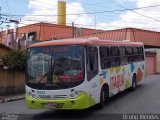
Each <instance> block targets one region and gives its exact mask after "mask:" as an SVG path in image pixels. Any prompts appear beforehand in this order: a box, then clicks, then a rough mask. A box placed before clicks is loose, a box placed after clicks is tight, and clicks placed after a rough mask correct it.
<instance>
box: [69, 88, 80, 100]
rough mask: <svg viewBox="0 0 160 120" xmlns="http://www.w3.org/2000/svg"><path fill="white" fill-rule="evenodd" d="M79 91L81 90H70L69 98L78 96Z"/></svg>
mask: <svg viewBox="0 0 160 120" xmlns="http://www.w3.org/2000/svg"><path fill="white" fill-rule="evenodd" d="M81 92H82V91H80V90H75V91H72V92H71V93H70V94H69V98H71V99H74V98H76V97H78V96H79V95H80V94H81Z"/></svg>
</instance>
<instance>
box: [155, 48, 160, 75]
mask: <svg viewBox="0 0 160 120" xmlns="http://www.w3.org/2000/svg"><path fill="white" fill-rule="evenodd" d="M156 51H157V73H159V74H160V48H159V49H157V50H156Z"/></svg>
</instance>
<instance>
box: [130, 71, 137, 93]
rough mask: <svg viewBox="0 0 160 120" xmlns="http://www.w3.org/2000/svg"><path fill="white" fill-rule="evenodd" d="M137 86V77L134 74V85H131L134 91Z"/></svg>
mask: <svg viewBox="0 0 160 120" xmlns="http://www.w3.org/2000/svg"><path fill="white" fill-rule="evenodd" d="M136 87H137V77H136V75H135V74H134V75H133V78H132V87H131V89H132V91H134V90H135V89H136Z"/></svg>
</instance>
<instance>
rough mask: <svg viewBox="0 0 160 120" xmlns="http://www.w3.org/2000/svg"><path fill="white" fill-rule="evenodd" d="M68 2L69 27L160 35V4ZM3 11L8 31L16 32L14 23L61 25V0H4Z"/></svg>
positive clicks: (140, 0) (0, 0)
mask: <svg viewBox="0 0 160 120" xmlns="http://www.w3.org/2000/svg"><path fill="white" fill-rule="evenodd" d="M65 1H66V7H67V9H66V12H67V25H71V24H72V22H74V24H75V26H77V27H85V28H94V29H103V30H112V29H121V28H126V27H134V28H140V29H147V30H152V31H160V0H65ZM0 7H1V11H0V13H1V15H0V24H1V25H0V27H3V28H4V29H5V25H7V24H9V25H10V27H11V28H13V23H11V24H10V23H6V22H7V21H8V20H11V19H14V20H19V21H20V23H19V26H24V25H28V24H33V23H37V22H48V23H53V24H56V23H57V0H0ZM135 8H138V9H135ZM77 14H78V15H77ZM37 15H38V16H37ZM1 21H3V23H2V22H1Z"/></svg>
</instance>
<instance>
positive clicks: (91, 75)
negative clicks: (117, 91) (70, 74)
mask: <svg viewBox="0 0 160 120" xmlns="http://www.w3.org/2000/svg"><path fill="white" fill-rule="evenodd" d="M86 65H87V66H86V68H87V80H88V82H89V94H90V95H91V97H92V98H93V99H94V100H95V101H98V100H99V96H98V95H99V91H100V90H99V84H98V80H99V75H98V49H97V47H87V49H86Z"/></svg>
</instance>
